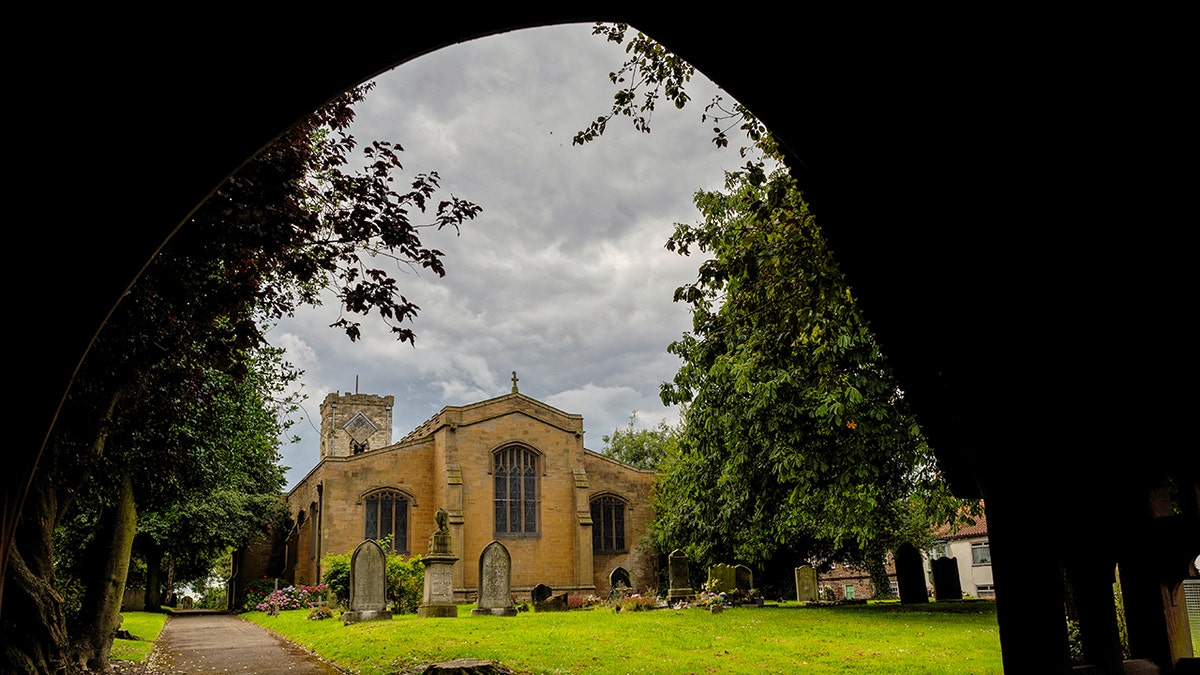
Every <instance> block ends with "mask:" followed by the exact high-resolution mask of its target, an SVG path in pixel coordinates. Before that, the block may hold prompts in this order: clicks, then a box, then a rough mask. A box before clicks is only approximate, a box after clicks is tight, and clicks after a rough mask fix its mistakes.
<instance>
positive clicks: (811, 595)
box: [796, 565, 818, 602]
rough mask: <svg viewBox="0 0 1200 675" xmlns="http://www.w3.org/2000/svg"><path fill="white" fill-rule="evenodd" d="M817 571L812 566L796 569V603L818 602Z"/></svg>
mask: <svg viewBox="0 0 1200 675" xmlns="http://www.w3.org/2000/svg"><path fill="white" fill-rule="evenodd" d="M817 599H818V598H817V571H816V570H814V569H813V568H812V565H804V566H803V567H797V568H796V602H816V601H817Z"/></svg>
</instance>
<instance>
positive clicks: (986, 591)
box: [975, 584, 996, 598]
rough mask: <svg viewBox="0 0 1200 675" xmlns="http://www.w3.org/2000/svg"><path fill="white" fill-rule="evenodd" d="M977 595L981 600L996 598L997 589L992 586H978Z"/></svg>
mask: <svg viewBox="0 0 1200 675" xmlns="http://www.w3.org/2000/svg"><path fill="white" fill-rule="evenodd" d="M975 595H976V597H980V598H994V597H996V587H995V586H993V585H992V584H978V585H976V586H975Z"/></svg>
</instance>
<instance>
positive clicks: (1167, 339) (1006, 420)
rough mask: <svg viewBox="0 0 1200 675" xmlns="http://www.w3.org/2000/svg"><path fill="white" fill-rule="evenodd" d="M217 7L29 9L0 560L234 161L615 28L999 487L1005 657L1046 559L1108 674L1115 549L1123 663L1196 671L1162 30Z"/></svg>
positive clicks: (642, 12)
mask: <svg viewBox="0 0 1200 675" xmlns="http://www.w3.org/2000/svg"><path fill="white" fill-rule="evenodd" d="M219 11H220V10H219V9H216V8H213V7H211V6H196V7H195V8H194V11H193V12H190V13H188V12H185V13H187V14H188V19H187V20H186V21H185V22H181V23H178V24H171V25H165V24H163V25H155V24H154V23H153V22H150V23H147V17H145V16H141V15H137V14H134V13H133V12H132V11H129V12H127V13H124V14H123V13H122V10H113V9H108V8H105V9H104V10H103V12H102V13H100V11H99V10H76V11H73V12H61V13H59V14H57V15H55V16H52V17H31V18H32V19H33V20H31V21H28V22H24V26H25V28H23V33H22V34H23V36H25V37H26V41H25V42H24V43H22V45H23V46H21V47H20V49H22V50H23V51H22V52H21V53H19V54H13V55H10V57H11V59H10V62H12V63H14V64H19V65H18V66H17V67H16V68H15V71H16V72H15V73H14V74H13V78H11V79H10V81H9V83H8V88H9V94H10V100H12V101H14V102H15V103H16V105H14V106H13V108H14V110H15V111H17V115H18V116H17V118H16V120H15V123H14V126H13V127H12V128H11V131H12V135H13V136H14V137H15V138H16V144H15V146H13V147H12V148H11V153H10V155H9V157H10V163H11V168H12V169H13V170H14V171H15V172H16V173H17V175H18V178H17V185H15V186H13V189H12V191H11V194H12V195H13V196H14V199H13V203H12V205H11V206H10V209H11V211H10V214H12V215H11V217H10V223H12V227H11V231H12V232H14V234H10V237H11V239H10V242H11V243H12V246H11V248H10V251H11V253H10V256H9V260H8V261H7V262H8V264H7V265H6V266H5V275H6V276H5V279H6V281H7V282H8V283H6V284H5V287H6V288H7V289H8V290H9V293H10V294H11V297H12V300H13V303H12V305H13V308H12V310H10V311H11V314H10V317H11V318H10V321H9V326H10V330H11V331H14V332H15V331H17V330H20V331H21V333H20V334H19V335H18V336H17V343H18V347H16V349H18V350H19V352H20V353H19V355H18V356H19V358H20V362H23V363H34V364H37V366H36V370H35V371H33V372H28V371H27V372H18V373H17V376H18V381H17V382H15V383H13V385H12V395H13V396H14V399H12V400H16V401H18V402H19V406H18V408H17V409H16V410H15V411H14V412H17V413H18V415H16V416H15V418H16V419H17V420H19V422H18V424H16V425H14V426H16V427H17V429H16V438H13V439H10V441H9V447H10V452H8V453H6V457H8V458H10V459H9V461H10V468H9V470H8V471H5V472H4V511H3V520H2V521H0V534H2V537H0V546H2V547H3V548H2V549H0V564H3V563H2V561H6V560H7V557H8V556H7V552H8V547H9V544H10V542H11V537H12V533H13V527H14V523H15V522H16V517H17V515H18V512H19V508H20V506H21V504H22V503H23V500H24V499H25V494H26V488H27V485H28V482H29V478H30V476H31V473H32V471H33V469H34V467H35V466H36V465H37V461H38V457H39V456H40V451H41V447H42V444H43V443H44V441H45V438H46V435H47V433H48V431H49V429H50V428H51V426H52V424H53V421H54V419H55V415H56V411H57V410H58V406H59V403H60V401H61V400H62V398H63V396H64V394H65V392H66V391H67V390H68V387H69V384H70V382H71V377H72V374H73V373H74V371H75V368H76V366H77V365H78V363H79V362H80V360H81V359H82V358H83V356H84V355H85V354H86V350H87V347H88V344H89V343H90V341H91V339H92V337H93V336H94V335H95V333H96V331H97V330H98V329H99V328H100V326H101V325H102V323H103V321H104V318H105V317H106V315H107V314H108V312H109V310H110V309H111V308H112V307H113V305H114V303H115V302H116V300H117V299H118V298H119V297H120V294H121V292H122V291H123V290H124V289H125V288H126V287H127V286H128V285H129V284H130V283H131V282H132V280H133V279H134V278H135V276H136V275H137V273H138V271H139V270H140V269H141V267H142V266H143V264H144V263H145V262H146V261H147V260H148V259H149V258H150V256H151V255H152V254H153V253H154V251H155V250H156V249H157V248H158V247H159V246H160V245H161V243H162V242H163V241H164V240H165V239H166V238H167V237H168V236H169V235H170V234H171V232H172V231H173V230H174V229H175V228H176V227H177V226H178V225H179V224H180V223H181V222H183V221H184V220H185V219H186V217H187V215H188V214H189V213H190V212H191V210H192V209H193V208H195V206H196V205H197V204H198V203H200V202H201V201H202V200H203V199H204V198H205V196H206V195H208V194H209V193H210V192H211V191H212V190H213V189H214V187H215V186H216V185H218V184H219V183H220V181H222V180H223V179H224V178H225V177H226V176H228V175H229V174H230V172H232V171H233V170H234V169H235V168H236V167H237V166H238V165H239V164H240V163H241V162H242V161H244V160H245V159H246V158H247V157H249V156H250V155H251V154H252V153H254V152H255V151H256V150H258V149H259V148H261V147H262V146H263V145H265V144H266V143H267V142H268V141H269V140H270V139H271V138H272V137H273V136H274V135H275V134H277V133H278V132H279V131H280V130H281V129H282V128H284V127H285V126H286V125H288V124H289V123H291V122H292V121H294V120H296V119H298V118H299V117H300V116H302V115H303V114H305V113H306V112H307V111H309V110H311V109H313V108H314V107H316V106H317V105H318V104H320V103H321V102H323V101H324V100H326V99H328V98H330V97H332V96H333V95H335V94H337V93H338V92H340V91H343V90H345V89H346V88H348V87H350V86H352V85H353V84H355V83H357V82H360V81H362V80H364V79H367V78H369V77H371V76H372V75H374V74H377V73H379V72H382V71H383V70H386V69H388V68H390V67H392V66H394V65H396V64H398V63H401V62H403V61H405V60H407V59H410V58H413V57H415V56H418V55H420V54H422V53H425V52H428V51H431V50H433V49H437V48H439V47H442V46H447V45H451V44H454V43H455V42H459V41H462V40H466V39H471V38H474V37H479V36H483V35H487V34H491V33H496V32H501V31H506V30H513V29H518V28H523V27H531V26H537V25H545V24H551V23H563V22H573V21H592V20H597V19H603V20H627V21H629V22H631V23H633V24H634V25H636V26H638V27H639V28H642V29H643V30H645V31H646V32H647V33H649V34H651V35H653V36H655V37H656V38H657V39H658V40H660V41H662V42H664V43H665V44H666V45H667V46H668V47H670V48H671V49H673V50H674V51H676V52H677V53H679V54H681V55H683V56H685V57H686V58H688V59H689V60H690V61H692V62H693V63H694V64H695V65H697V66H698V67H699V68H700V69H701V70H703V71H704V72H705V73H706V74H707V75H708V76H709V77H711V78H712V79H713V80H714V81H716V82H718V83H719V84H720V85H721V86H723V87H724V88H725V89H726V90H727V91H729V93H730V94H731V95H732V96H734V97H735V98H737V99H739V100H741V101H742V102H744V103H746V104H747V105H749V106H750V108H751V109H753V110H754V111H755V112H756V113H757V114H758V115H759V116H760V117H761V118H762V119H763V120H764V121H765V122H766V123H767V124H768V125H769V126H770V127H771V128H773V129H774V130H775V131H776V132H777V133H778V134H779V135H780V136H781V137H782V138H783V139H784V141H785V142H786V143H787V146H788V153H789V159H790V163H791V165H792V167H793V169H794V170H795V172H796V173H797V174H798V175H799V177H800V179H801V181H802V184H803V186H804V188H805V190H806V193H807V195H808V197H809V200H810V202H811V203H812V205H813V209H814V212H815V213H816V215H817V218H818V221H819V222H820V223H821V224H822V226H823V227H824V229H825V230H826V232H827V233H828V236H829V237H830V239H831V241H832V244H833V247H834V250H835V251H836V252H837V255H838V257H839V260H840V262H841V264H842V266H843V269H844V270H845V271H846V273H847V275H848V276H849V278H850V281H851V283H852V284H853V286H854V288H855V289H856V292H857V294H858V296H859V297H860V299H861V302H862V304H863V306H864V309H865V311H866V315H867V316H868V318H869V319H870V321H871V322H872V326H873V328H874V329H875V331H876V333H877V334H878V335H879V337H880V339H881V341H882V343H883V345H884V348H885V350H886V352H887V353H888V354H889V356H890V358H891V360H892V362H893V365H894V366H895V368H896V370H897V372H898V375H899V377H900V381H901V382H902V383H903V386H904V387H905V390H906V392H907V394H908V395H909V396H910V397H911V398H912V400H913V401H914V403H915V405H916V408H917V411H918V415H919V418H920V419H921V421H922V423H923V425H924V427H925V428H926V429H927V431H928V433H929V434H930V435H931V437H932V439H933V442H934V444H935V447H936V448H937V450H938V453H939V456H940V458H941V461H942V463H943V466H944V470H945V471H946V472H947V473H948V475H949V477H950V478H951V480H952V483H953V485H954V489H955V490H956V492H958V493H959V494H960V495H962V496H977V497H984V498H986V500H987V506H988V509H989V514H988V523H989V530H990V531H989V537H990V540H991V544H992V551H993V554H994V561H995V571H996V588H997V596H998V599H997V603H998V605H999V617H1000V627H1001V640H1002V643H1003V645H1004V658H1005V664H1006V669H1007V670H1009V671H1011V672H1047V671H1054V670H1059V669H1063V668H1065V654H1064V653H1063V647H1062V637H1063V635H1064V634H1065V628H1064V626H1063V620H1062V611H1061V607H1062V590H1061V583H1060V580H1061V576H1062V571H1063V570H1065V571H1066V572H1067V573H1068V574H1069V576H1071V577H1072V578H1073V580H1074V583H1075V589H1074V590H1075V594H1076V598H1077V599H1078V598H1080V597H1083V598H1085V599H1086V600H1088V601H1085V602H1084V603H1083V604H1084V605H1085V607H1084V609H1083V610H1082V611H1083V612H1084V613H1085V614H1086V616H1087V621H1086V622H1084V623H1083V624H1082V625H1083V626H1084V636H1085V640H1086V641H1087V642H1088V644H1089V649H1090V654H1091V656H1090V658H1092V660H1093V661H1094V662H1095V663H1099V664H1101V665H1102V666H1103V667H1107V668H1110V669H1113V668H1115V667H1118V666H1114V665H1113V660H1114V659H1115V658H1117V659H1119V656H1114V655H1113V654H1112V652H1111V649H1107V648H1106V647H1104V645H1105V644H1107V642H1108V639H1107V636H1106V634H1105V631H1106V630H1107V629H1106V628H1104V626H1106V625H1107V617H1108V616H1110V614H1111V606H1110V605H1111V600H1110V601H1108V602H1106V601H1105V600H1104V597H1103V596H1104V588H1105V586H1106V584H1107V583H1108V582H1109V581H1110V576H1111V569H1112V566H1113V565H1114V564H1115V563H1117V562H1120V563H1121V564H1122V581H1123V583H1124V584H1125V591H1126V594H1127V606H1126V611H1127V613H1128V614H1129V620H1130V641H1131V645H1132V646H1133V649H1134V651H1135V654H1134V656H1135V657H1139V658H1148V659H1151V660H1154V661H1155V662H1156V663H1158V664H1159V665H1160V666H1161V667H1164V668H1168V669H1169V668H1172V667H1175V666H1177V665H1178V663H1179V659H1181V658H1183V657H1186V656H1188V655H1189V653H1190V646H1185V645H1184V644H1183V641H1182V638H1181V636H1180V635H1179V624H1178V611H1179V610H1177V609H1172V605H1171V603H1170V599H1171V598H1181V591H1180V590H1179V585H1180V584H1179V582H1180V581H1181V579H1182V577H1183V576H1184V575H1186V574H1187V573H1188V572H1187V568H1188V564H1189V562H1190V560H1191V559H1193V558H1194V557H1195V555H1196V554H1197V553H1198V552H1200V551H1197V548H1198V546H1200V544H1198V543H1197V541H1196V537H1195V532H1197V531H1200V527H1198V526H1197V523H1198V521H1200V509H1198V507H1197V501H1198V499H1197V475H1198V474H1200V467H1198V466H1197V459H1196V455H1197V454H1198V453H1196V452H1195V450H1194V446H1195V444H1194V442H1190V441H1186V440H1183V441H1181V439H1186V438H1187V434H1186V429H1187V428H1188V427H1189V422H1190V417H1191V415H1190V412H1189V410H1190V407H1191V405H1190V404H1191V403H1192V402H1193V401H1194V398H1195V395H1194V394H1192V393H1191V388H1190V387H1188V386H1187V385H1188V384H1190V380H1191V379H1192V376H1193V374H1194V371H1195V368H1194V366H1192V364H1191V359H1190V358H1189V356H1190V354H1189V348H1190V346H1191V345H1190V341H1189V340H1188V339H1187V337H1188V335H1189V333H1190V331H1189V327H1190V321H1189V319H1190V317H1189V316H1188V314H1190V312H1189V311H1188V310H1189V309H1190V308H1191V307H1192V306H1193V305H1194V300H1193V299H1192V286H1193V285H1194V281H1193V279H1192V274H1190V268H1189V267H1188V264H1187V263H1188V262H1189V261H1188V260H1186V259H1185V258H1184V255H1186V248H1185V247H1183V246H1182V245H1181V242H1182V241H1183V239H1181V238H1180V235H1181V234H1182V232H1181V230H1182V228H1184V227H1185V226H1186V225H1187V224H1189V223H1190V222H1191V221H1194V218H1195V215H1194V210H1193V209H1192V207H1191V204H1189V203H1188V201H1189V200H1190V195H1191V192H1192V191H1193V190H1194V188H1193V187H1192V185H1191V183H1190V181H1188V182H1185V175H1187V174H1185V173H1184V172H1182V170H1181V169H1179V168H1178V166H1179V165H1180V163H1181V162H1184V163H1187V162H1190V158H1191V156H1192V154H1193V153H1192V150H1193V149H1194V140H1193V139H1194V133H1193V132H1192V130H1191V129H1192V120H1191V119H1190V117H1191V112H1192V108H1191V107H1190V106H1189V105H1185V101H1186V100H1187V99H1185V98H1184V97H1185V96H1186V95H1187V94H1188V93H1189V91H1188V90H1189V89H1191V88H1192V87H1188V86H1186V85H1187V83H1189V82H1191V81H1193V80H1194V72H1193V69H1192V68H1189V67H1188V66H1189V64H1190V59H1189V58H1188V57H1187V56H1186V55H1185V53H1184V51H1183V50H1184V47H1185V46H1186V45H1188V44H1190V43H1189V41H1187V40H1183V39H1181V38H1180V39H1176V38H1177V37H1178V36H1176V35H1174V34H1172V31H1173V30H1182V27H1183V26H1185V25H1187V22H1185V21H1182V20H1180V17H1175V18H1172V17H1170V16H1162V15H1159V16H1156V17H1148V16H1147V17H1141V16H1138V15H1136V14H1131V13H1125V14H1121V15H1114V16H1112V17H1105V16H1100V15H1098V14H1096V13H1092V14H1077V13H1063V14H1062V15H1056V14H1053V13H1052V12H1048V11H1046V10H1040V11H1039V12H1038V13H1037V14H1024V13H1022V12H1020V11H1016V10H1014V11H1013V12H1011V13H1008V14H1001V13H999V12H989V13H986V14H985V13H983V12H980V14H979V15H977V16H975V15H969V14H966V13H963V12H955V13H943V12H935V11H933V10H929V12H928V13H924V14H922V13H920V12H916V11H914V10H913V9H912V8H911V7H907V6H906V7H903V11H902V12H900V11H899V10H897V11H895V13H890V14H886V13H885V14H881V13H880V12H881V11H882V12H887V11H888V10H875V12H874V13H866V12H864V11H858V12H856V13H854V14H852V15H848V16H841V15H835V14H834V13H833V12H831V11H826V10H824V9H822V8H820V7H816V8H810V9H789V10H786V12H778V13H774V14H771V15H770V16H768V17H763V16H759V15H757V14H756V15H754V16H749V13H747V15H746V16H743V15H740V14H738V13H736V12H733V11H731V12H729V13H727V14H724V15H722V17H721V20H720V21H719V22H714V21H713V20H712V18H711V16H709V15H708V14H707V13H705V12H700V11H697V12H695V14H694V15H687V14H679V13H673V14H667V13H659V12H657V11H655V10H648V9H644V8H642V9H626V8H624V7H621V6H616V5H614V6H606V7H602V8H600V9H598V10H594V11H590V10H587V11H585V10H558V9H543V10H511V9H505V10H503V11H501V10H484V11H470V10H466V9H463V8H446V9H439V8H423V9H422V10H421V12H420V13H406V12H403V11H402V10H400V9H392V10H377V9H372V10H371V11H369V12H368V11H367V10H356V9H345V10H343V11H344V16H340V17H339V18H338V21H337V22H336V23H337V24H338V25H340V26H344V27H345V28H344V29H342V32H340V33H334V34H331V35H327V36H318V35H315V34H314V31H313V28H314V24H315V23H316V22H317V21H318V19H317V18H316V17H314V16H312V15H308V14H305V13H297V14H296V15H292V16H278V15H275V16H269V17H263V18H262V19H253V18H251V17H248V16H241V15H238V16H225V15H214V14H215V13H217V12H219ZM89 12H96V13H95V14H89ZM33 13H34V14H36V13H37V10H34V12H33ZM1176 26H1178V27H1179V28H1176ZM17 48H18V47H17V46H16V45H15V44H14V45H13V46H11V47H10V48H9V49H10V51H11V50H14V49H17ZM298 55H303V56H304V58H299V57H298ZM747 55H750V56H747ZM603 76H604V74H603V73H601V74H598V78H597V79H598V82H599V81H601V80H600V78H602V77H603ZM702 103H703V102H698V104H702ZM581 123H582V121H581ZM43 233H45V234H43ZM26 242H34V245H33V246H29V245H28V243H26ZM1166 481H1170V482H1171V483H1172V484H1173V486H1174V489H1175V490H1176V496H1177V501H1178V503H1179V504H1181V512H1180V513H1172V512H1170V509H1169V506H1168V502H1167V500H1166V499H1165V496H1166V493H1165V492H1164V490H1163V489H1162V488H1161V486H1162V485H1163V484H1164V482H1166ZM2 597H3V596H2V594H0V601H2ZM1179 606H1182V605H1181V604H1180V605H1179ZM1184 622H1185V623H1184V624H1183V625H1184V626H1186V618H1185V619H1184ZM1093 626H1100V628H1093ZM1185 632H1186V631H1185Z"/></svg>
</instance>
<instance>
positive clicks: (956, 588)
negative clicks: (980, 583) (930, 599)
mask: <svg viewBox="0 0 1200 675" xmlns="http://www.w3.org/2000/svg"><path fill="white" fill-rule="evenodd" d="M929 566H930V568H931V569H932V570H933V595H934V597H936V598H937V599H938V602H942V601H945V600H962V582H961V581H960V580H959V577H958V559H957V558H938V559H937V560H934V561H933V562H932V563H930V565H929Z"/></svg>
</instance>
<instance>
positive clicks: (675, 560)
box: [667, 549, 696, 602]
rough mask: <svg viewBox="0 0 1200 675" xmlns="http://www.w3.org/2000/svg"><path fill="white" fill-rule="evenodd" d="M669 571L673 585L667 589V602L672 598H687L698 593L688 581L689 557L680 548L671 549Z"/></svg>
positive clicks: (668, 563) (668, 560) (668, 559)
mask: <svg viewBox="0 0 1200 675" xmlns="http://www.w3.org/2000/svg"><path fill="white" fill-rule="evenodd" d="M667 565H668V567H667V573H668V575H669V578H670V584H671V587H670V588H669V589H668V590H667V602H670V601H672V600H687V599H688V598H691V597H693V596H694V595H696V591H694V590H692V586H691V583H690V582H689V581H688V557H687V554H686V553H684V552H683V551H681V550H679V549H675V550H674V551H671V555H670V557H668V558H667Z"/></svg>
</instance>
